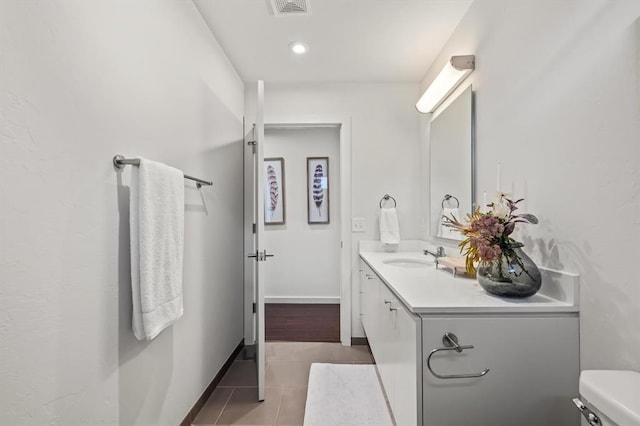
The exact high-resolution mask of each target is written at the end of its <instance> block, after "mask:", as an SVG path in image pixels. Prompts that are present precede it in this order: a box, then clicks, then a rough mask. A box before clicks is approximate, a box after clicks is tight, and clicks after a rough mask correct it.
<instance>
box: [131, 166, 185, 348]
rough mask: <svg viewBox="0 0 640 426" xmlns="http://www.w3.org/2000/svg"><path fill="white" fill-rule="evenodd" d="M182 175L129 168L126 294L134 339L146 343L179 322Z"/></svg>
mask: <svg viewBox="0 0 640 426" xmlns="http://www.w3.org/2000/svg"><path fill="white" fill-rule="evenodd" d="M183 179H184V174H183V173H182V172H181V171H180V170H178V169H174V168H173V167H169V166H167V165H165V164H162V163H157V162H155V161H151V160H146V159H140V166H139V167H133V168H132V174H131V188H130V203H129V205H130V212H129V225H130V229H131V292H132V300H133V321H132V327H133V333H134V335H135V336H136V338H137V339H138V340H144V339H146V340H151V339H153V338H154V337H156V336H157V335H158V334H159V333H160V332H161V331H162V330H164V329H165V328H166V327H167V326H169V325H171V324H172V323H174V322H175V321H176V320H177V319H178V318H180V317H181V316H182V312H183V308H182V256H183V247H184V180H183Z"/></svg>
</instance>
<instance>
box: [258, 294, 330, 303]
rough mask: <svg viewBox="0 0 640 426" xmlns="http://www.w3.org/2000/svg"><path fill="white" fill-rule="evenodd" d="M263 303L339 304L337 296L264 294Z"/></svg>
mask: <svg viewBox="0 0 640 426" xmlns="http://www.w3.org/2000/svg"><path fill="white" fill-rule="evenodd" d="M264 303H318V304H322V303H325V304H326V303H330V304H340V298H339V297H291V296H283V297H278V296H265V298H264Z"/></svg>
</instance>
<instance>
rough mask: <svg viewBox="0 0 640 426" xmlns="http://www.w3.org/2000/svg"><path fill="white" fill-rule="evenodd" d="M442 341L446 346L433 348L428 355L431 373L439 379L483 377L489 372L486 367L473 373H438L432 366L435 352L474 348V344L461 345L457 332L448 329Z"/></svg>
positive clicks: (428, 366)
mask: <svg viewBox="0 0 640 426" xmlns="http://www.w3.org/2000/svg"><path fill="white" fill-rule="evenodd" d="M442 342H443V343H444V345H445V347H444V348H437V349H433V350H432V351H431V352H430V353H429V356H428V357H427V368H428V369H429V371H430V372H431V374H433V375H434V376H435V377H437V378H438V379H471V378H474V377H482V376H484V375H485V374H487V373H488V372H489V369H488V368H485V369H484V370H483V371H482V372H480V373H471V374H438V373H436V372H435V371H433V368H431V357H432V356H433V355H434V354H436V353H438V352H442V351H456V352H458V353H461V352H462V351H464V350H465V349H473V345H459V344H458V337H457V336H456V335H455V334H453V333H450V332H448V331H447V332H446V333H445V334H444V336H442Z"/></svg>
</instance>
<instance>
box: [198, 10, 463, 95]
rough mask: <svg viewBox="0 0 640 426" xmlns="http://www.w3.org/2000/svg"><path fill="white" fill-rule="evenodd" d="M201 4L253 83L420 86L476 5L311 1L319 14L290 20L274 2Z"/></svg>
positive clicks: (217, 34) (233, 58)
mask: <svg viewBox="0 0 640 426" xmlns="http://www.w3.org/2000/svg"><path fill="white" fill-rule="evenodd" d="M193 1H194V3H195V5H196V7H197V8H198V9H199V10H200V13H201V14H202V16H203V17H204V20H205V21H206V23H207V25H208V26H209V28H211V31H212V32H213V34H214V36H215V37H216V39H217V40H218V41H219V42H220V44H221V45H222V48H223V49H224V50H225V52H226V53H227V55H228V56H229V59H230V60H231V62H232V63H233V65H234V66H235V67H236V69H237V70H238V73H240V76H241V77H242V79H243V80H244V81H245V82H252V81H256V80H258V79H262V80H265V81H268V82H413V83H414V82H418V81H420V80H421V79H422V77H423V76H424V74H425V73H426V72H427V70H428V69H429V66H430V65H431V63H432V61H433V60H434V59H435V58H436V56H437V55H438V53H439V52H440V50H441V48H442V46H443V45H444V43H445V42H446V41H447V39H448V38H449V36H450V35H451V33H452V32H453V30H454V29H455V28H456V26H457V25H458V23H459V22H460V20H461V19H462V17H463V15H464V14H465V12H466V11H467V9H468V7H469V5H470V4H471V1H472V0H384V1H382V0H307V3H309V5H310V11H311V14H310V15H308V16H290V17H275V16H273V15H272V14H271V10H270V7H269V2H268V0H193ZM292 41H303V42H305V43H307V44H308V45H309V48H310V50H309V53H307V54H306V55H303V56H295V55H293V54H292V53H290V52H289V50H288V45H289V43H290V42H292ZM464 53H467V52H461V54H464Z"/></svg>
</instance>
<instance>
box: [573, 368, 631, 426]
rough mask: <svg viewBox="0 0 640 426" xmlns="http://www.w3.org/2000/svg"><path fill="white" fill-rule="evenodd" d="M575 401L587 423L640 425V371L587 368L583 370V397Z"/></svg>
mask: <svg viewBox="0 0 640 426" xmlns="http://www.w3.org/2000/svg"><path fill="white" fill-rule="evenodd" d="M573 402H574V404H575V405H576V407H578V409H579V410H580V411H581V413H582V415H583V417H584V419H583V420H582V424H583V425H593V426H601V425H602V426H640V373H637V372H635V371H622V370H585V371H583V372H581V373H580V398H575V399H574V400H573Z"/></svg>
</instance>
